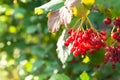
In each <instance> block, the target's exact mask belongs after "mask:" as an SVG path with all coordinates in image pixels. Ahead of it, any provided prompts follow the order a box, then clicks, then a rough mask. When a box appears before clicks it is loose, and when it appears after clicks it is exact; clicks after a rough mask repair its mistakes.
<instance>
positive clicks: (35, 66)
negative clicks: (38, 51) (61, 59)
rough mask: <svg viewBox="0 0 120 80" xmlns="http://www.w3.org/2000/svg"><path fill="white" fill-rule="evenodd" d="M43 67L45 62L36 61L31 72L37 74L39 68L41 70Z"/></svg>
mask: <svg viewBox="0 0 120 80" xmlns="http://www.w3.org/2000/svg"><path fill="white" fill-rule="evenodd" d="M42 65H43V61H40V60H36V61H35V62H34V63H33V64H32V68H31V71H30V72H32V73H33V72H35V71H36V70H38V68H40V67H41V66H42Z"/></svg>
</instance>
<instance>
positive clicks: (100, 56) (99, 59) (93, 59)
mask: <svg viewBox="0 0 120 80" xmlns="http://www.w3.org/2000/svg"><path fill="white" fill-rule="evenodd" d="M104 55H105V49H104V48H100V50H96V51H95V52H94V54H93V55H91V54H88V57H89V59H90V64H91V65H94V66H96V65H98V64H101V63H103V61H104Z"/></svg>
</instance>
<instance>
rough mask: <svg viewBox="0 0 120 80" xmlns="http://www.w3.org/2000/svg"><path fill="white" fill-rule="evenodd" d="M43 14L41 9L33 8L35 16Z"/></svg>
mask: <svg viewBox="0 0 120 80" xmlns="http://www.w3.org/2000/svg"><path fill="white" fill-rule="evenodd" d="M43 13H44V11H43V9H41V8H35V14H38V15H40V14H43Z"/></svg>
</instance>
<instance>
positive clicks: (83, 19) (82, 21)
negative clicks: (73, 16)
mask: <svg viewBox="0 0 120 80" xmlns="http://www.w3.org/2000/svg"><path fill="white" fill-rule="evenodd" d="M84 21H85V17H82V19H81V23H80V26H79V28H78V30H81V29H82V30H83V31H84V28H83V26H82V24H83V23H84Z"/></svg>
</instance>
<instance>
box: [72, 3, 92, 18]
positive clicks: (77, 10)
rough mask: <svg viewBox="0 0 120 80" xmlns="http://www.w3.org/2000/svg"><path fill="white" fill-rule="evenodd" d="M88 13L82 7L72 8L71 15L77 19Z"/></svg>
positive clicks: (88, 11)
mask: <svg viewBox="0 0 120 80" xmlns="http://www.w3.org/2000/svg"><path fill="white" fill-rule="evenodd" d="M89 13H90V10H88V9H86V8H85V7H84V6H83V5H78V6H75V7H73V15H74V16H77V17H80V18H81V17H85V16H87V15H88V14H89Z"/></svg>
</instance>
